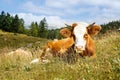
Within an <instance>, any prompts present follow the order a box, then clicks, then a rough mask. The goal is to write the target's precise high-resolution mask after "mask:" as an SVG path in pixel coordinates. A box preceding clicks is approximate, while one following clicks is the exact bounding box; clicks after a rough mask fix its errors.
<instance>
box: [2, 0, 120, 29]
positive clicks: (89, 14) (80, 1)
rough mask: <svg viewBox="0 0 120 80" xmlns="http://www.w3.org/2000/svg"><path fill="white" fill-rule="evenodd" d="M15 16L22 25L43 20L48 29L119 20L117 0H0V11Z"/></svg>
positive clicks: (119, 10) (119, 13)
mask: <svg viewBox="0 0 120 80" xmlns="http://www.w3.org/2000/svg"><path fill="white" fill-rule="evenodd" d="M2 10H3V11H5V12H9V13H10V14H11V15H13V16H14V15H15V14H18V16H19V17H20V18H23V19H24V21H25V25H30V23H31V22H32V21H37V22H39V21H40V20H41V19H43V18H44V17H46V19H47V22H48V25H49V26H50V27H49V28H60V27H63V26H64V23H68V24H72V23H74V22H87V23H92V22H96V23H97V24H103V23H107V22H109V21H113V20H120V0H0V11H2Z"/></svg>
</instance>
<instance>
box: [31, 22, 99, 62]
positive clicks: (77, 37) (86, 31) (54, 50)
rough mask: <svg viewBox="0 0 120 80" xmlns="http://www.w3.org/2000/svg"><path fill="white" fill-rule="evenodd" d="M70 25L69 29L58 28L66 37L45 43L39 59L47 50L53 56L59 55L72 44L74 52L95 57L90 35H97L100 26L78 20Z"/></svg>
mask: <svg viewBox="0 0 120 80" xmlns="http://www.w3.org/2000/svg"><path fill="white" fill-rule="evenodd" d="M71 27H72V29H71V30H69V29H67V28H64V29H62V30H60V34H61V35H62V36H63V37H66V38H64V39H61V40H54V41H51V42H49V43H47V45H46V46H45V48H44V49H43V52H42V54H41V56H40V59H43V58H44V56H45V55H46V52H47V51H49V52H51V54H52V55H53V56H54V57H56V56H60V55H61V54H64V53H65V52H66V51H68V49H69V48H71V47H72V46H73V45H74V50H75V52H76V53H81V56H92V57H95V45H94V41H93V39H92V37H91V36H95V35H97V34H98V33H99V32H100V30H101V26H99V25H95V23H93V24H87V23H85V22H79V23H73V24H72V25H71ZM37 61H39V59H35V60H33V61H32V63H34V62H37Z"/></svg>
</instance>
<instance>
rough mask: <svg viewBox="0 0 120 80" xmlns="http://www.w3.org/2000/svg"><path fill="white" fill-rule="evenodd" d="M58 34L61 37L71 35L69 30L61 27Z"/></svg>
mask: <svg viewBox="0 0 120 80" xmlns="http://www.w3.org/2000/svg"><path fill="white" fill-rule="evenodd" d="M60 34H61V36H63V37H70V36H71V31H70V30H69V29H68V28H63V29H61V30H60Z"/></svg>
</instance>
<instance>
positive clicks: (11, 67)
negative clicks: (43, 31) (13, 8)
mask: <svg viewBox="0 0 120 80" xmlns="http://www.w3.org/2000/svg"><path fill="white" fill-rule="evenodd" d="M0 33H1V32H0ZM10 35H12V36H10ZM6 36H7V37H9V38H7V40H8V39H9V41H10V43H11V44H10V45H9V42H7V44H5V43H2V42H0V44H2V47H1V48H2V49H4V50H6V49H7V51H9V49H10V50H11V49H12V48H14V49H17V48H18V47H22V46H24V48H27V49H29V50H30V51H31V52H32V53H33V54H34V55H35V56H37V55H39V54H40V51H39V50H40V49H41V48H42V47H43V45H44V44H45V43H46V42H47V40H45V39H44V40H43V39H41V38H34V37H29V36H25V35H19V34H18V35H14V34H12V33H11V34H9V33H7V34H2V36H0V41H2V39H1V37H6ZM14 38H15V39H16V40H14ZM28 39H29V40H28ZM14 41H18V42H19V43H16V42H14ZM3 42H4V41H3ZM12 43H13V44H12ZM15 43H16V44H15ZM95 43H96V50H97V51H96V54H97V58H95V59H91V58H89V57H86V58H85V59H83V58H80V59H79V60H78V61H77V62H76V63H74V64H68V63H66V62H64V61H61V60H59V59H54V60H53V61H52V62H50V63H47V64H41V63H38V64H32V65H30V64H29V62H30V61H31V60H32V59H34V57H35V56H34V57H33V58H31V59H26V58H21V57H18V56H10V57H6V56H4V55H2V54H3V53H4V52H5V51H3V52H2V54H1V56H0V80H119V79H120V33H119V32H109V33H106V34H104V35H101V36H99V37H96V38H95ZM1 51H2V50H1Z"/></svg>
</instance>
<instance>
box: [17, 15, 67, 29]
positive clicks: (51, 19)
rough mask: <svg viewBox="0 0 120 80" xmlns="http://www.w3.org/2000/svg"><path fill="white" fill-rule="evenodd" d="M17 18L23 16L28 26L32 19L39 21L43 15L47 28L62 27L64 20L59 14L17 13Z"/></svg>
mask: <svg viewBox="0 0 120 80" xmlns="http://www.w3.org/2000/svg"><path fill="white" fill-rule="evenodd" d="M17 14H18V16H19V18H23V19H24V21H25V25H26V26H29V25H30V24H31V23H32V22H33V21H34V22H35V21H36V22H38V23H39V22H40V21H41V20H42V19H43V18H44V17H45V18H46V20H47V23H48V26H49V29H51V28H60V27H64V23H66V21H65V20H63V19H61V18H60V17H59V16H44V15H42V16H37V15H33V14H31V13H17Z"/></svg>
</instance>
